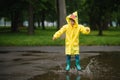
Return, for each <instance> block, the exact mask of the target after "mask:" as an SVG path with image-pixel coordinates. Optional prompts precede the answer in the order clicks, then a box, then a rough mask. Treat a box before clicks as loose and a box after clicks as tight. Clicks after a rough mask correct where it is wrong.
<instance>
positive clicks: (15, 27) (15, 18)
mask: <svg viewBox="0 0 120 80" xmlns="http://www.w3.org/2000/svg"><path fill="white" fill-rule="evenodd" d="M19 19H20V13H19V12H17V11H14V12H13V13H12V15H11V21H12V24H11V32H18V31H19V30H18V27H19V21H20V20H19Z"/></svg>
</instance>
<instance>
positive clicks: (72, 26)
mask: <svg viewBox="0 0 120 80" xmlns="http://www.w3.org/2000/svg"><path fill="white" fill-rule="evenodd" d="M66 21H67V23H68V24H66V25H64V26H63V27H62V28H61V29H60V30H58V31H57V32H56V33H55V34H54V35H53V40H55V39H57V38H59V37H60V36H61V35H62V34H63V33H64V32H65V33H66V39H65V45H66V48H65V53H66V64H67V65H66V70H67V71H69V70H70V59H71V56H75V65H76V68H77V70H81V67H80V57H79V34H80V32H82V33H83V34H88V33H90V28H88V27H84V26H83V25H78V17H77V12H74V13H72V14H70V15H68V16H67V17H66Z"/></svg>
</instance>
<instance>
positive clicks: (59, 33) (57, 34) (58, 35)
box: [53, 25, 66, 38]
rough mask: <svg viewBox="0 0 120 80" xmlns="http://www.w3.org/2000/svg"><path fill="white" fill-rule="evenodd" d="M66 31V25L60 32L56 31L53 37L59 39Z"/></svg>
mask: <svg viewBox="0 0 120 80" xmlns="http://www.w3.org/2000/svg"><path fill="white" fill-rule="evenodd" d="M65 31H66V25H64V26H63V27H62V28H61V29H60V30H58V31H57V32H56V33H55V34H54V35H53V37H54V38H59V37H60V36H61V35H62V34H63V33H64V32H65Z"/></svg>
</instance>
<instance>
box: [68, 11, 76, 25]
mask: <svg viewBox="0 0 120 80" xmlns="http://www.w3.org/2000/svg"><path fill="white" fill-rule="evenodd" d="M70 19H73V20H74V21H75V27H78V15H77V11H75V12H73V13H72V14H70V15H68V16H67V17H66V21H67V23H68V24H69V25H71V24H70Z"/></svg>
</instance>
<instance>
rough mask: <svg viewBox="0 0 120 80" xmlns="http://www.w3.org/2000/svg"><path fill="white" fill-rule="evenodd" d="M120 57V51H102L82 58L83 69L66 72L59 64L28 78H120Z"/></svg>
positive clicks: (114, 79) (89, 79)
mask: <svg viewBox="0 0 120 80" xmlns="http://www.w3.org/2000/svg"><path fill="white" fill-rule="evenodd" d="M119 58H120V53H101V54H100V55H98V56H94V57H90V58H85V59H83V60H81V65H82V69H83V70H82V71H77V70H76V69H74V68H73V69H71V70H70V72H66V71H65V70H64V68H63V66H60V65H59V67H56V68H57V69H50V71H48V72H47V73H45V74H43V75H37V76H34V77H33V78H31V79H28V80H120V69H119V68H120V62H119V60H120V59H119Z"/></svg>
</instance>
